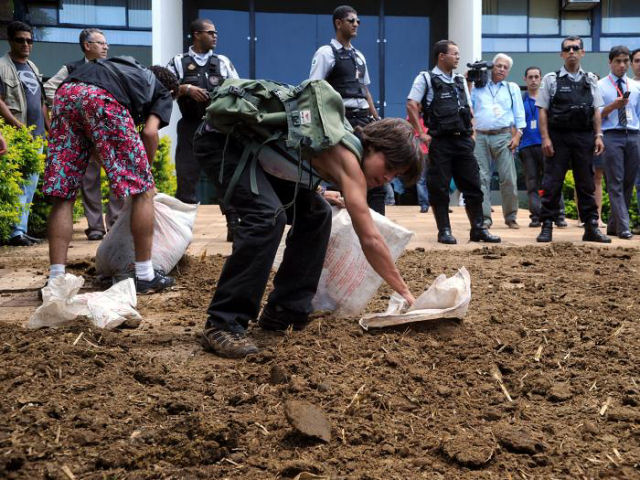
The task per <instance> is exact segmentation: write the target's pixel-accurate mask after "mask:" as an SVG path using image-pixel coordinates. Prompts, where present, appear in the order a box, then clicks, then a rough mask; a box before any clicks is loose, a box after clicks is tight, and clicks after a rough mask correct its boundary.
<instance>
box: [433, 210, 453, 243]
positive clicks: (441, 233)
mask: <svg viewBox="0 0 640 480" xmlns="http://www.w3.org/2000/svg"><path fill="white" fill-rule="evenodd" d="M432 209H433V216H434V217H435V219H436V225H437V227H438V243H444V244H445V245H455V244H456V243H458V241H457V240H456V237H454V236H453V235H451V223H450V222H449V209H448V207H446V206H444V207H443V206H441V205H437V206H436V205H432Z"/></svg>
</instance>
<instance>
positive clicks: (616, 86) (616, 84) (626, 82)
mask: <svg viewBox="0 0 640 480" xmlns="http://www.w3.org/2000/svg"><path fill="white" fill-rule="evenodd" d="M607 77H609V81H610V82H611V85H613V87H614V88H615V89H616V91H617V92H618V94H619V95H620V96H622V92H621V91H620V89H619V88H618V83H617V82H614V81H613V78H611V74H609V75H607ZM620 80H622V79H620ZM624 82H625V85H626V87H627V92H628V91H629V80H627V79H626V78H625V79H624Z"/></svg>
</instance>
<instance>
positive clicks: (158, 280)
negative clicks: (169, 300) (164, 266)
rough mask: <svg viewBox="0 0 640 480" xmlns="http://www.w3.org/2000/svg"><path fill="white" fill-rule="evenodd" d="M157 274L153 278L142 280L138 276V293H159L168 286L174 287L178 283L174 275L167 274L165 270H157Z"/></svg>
mask: <svg viewBox="0 0 640 480" xmlns="http://www.w3.org/2000/svg"><path fill="white" fill-rule="evenodd" d="M155 272H156V276H155V277H153V279H151V280H141V279H139V278H137V277H136V292H137V293H158V292H161V291H162V290H166V289H167V288H170V287H173V285H174V284H175V283H176V281H175V280H174V278H173V277H170V276H169V275H165V274H164V272H161V271H159V270H156V271H155Z"/></svg>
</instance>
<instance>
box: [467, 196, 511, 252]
mask: <svg viewBox="0 0 640 480" xmlns="http://www.w3.org/2000/svg"><path fill="white" fill-rule="evenodd" d="M465 210H466V212H467V217H469V223H470V224H471V232H470V233H469V240H471V241H472V242H487V243H500V242H501V241H502V240H501V239H500V237H499V236H497V235H491V234H490V233H489V229H487V227H486V226H485V224H484V217H483V215H482V204H481V203H479V204H477V205H469V204H467V205H465Z"/></svg>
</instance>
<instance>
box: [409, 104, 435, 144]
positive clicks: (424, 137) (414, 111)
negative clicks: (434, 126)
mask: <svg viewBox="0 0 640 480" xmlns="http://www.w3.org/2000/svg"><path fill="white" fill-rule="evenodd" d="M407 116H408V117H409V123H410V124H411V126H412V127H413V130H414V131H415V132H416V133H417V134H418V137H419V138H420V141H421V142H423V143H424V144H425V145H427V146H429V144H430V143H431V135H429V134H427V133H425V132H424V130H422V125H420V104H419V103H418V102H416V101H415V100H411V99H409V100H407Z"/></svg>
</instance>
